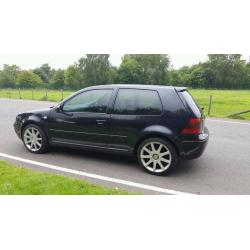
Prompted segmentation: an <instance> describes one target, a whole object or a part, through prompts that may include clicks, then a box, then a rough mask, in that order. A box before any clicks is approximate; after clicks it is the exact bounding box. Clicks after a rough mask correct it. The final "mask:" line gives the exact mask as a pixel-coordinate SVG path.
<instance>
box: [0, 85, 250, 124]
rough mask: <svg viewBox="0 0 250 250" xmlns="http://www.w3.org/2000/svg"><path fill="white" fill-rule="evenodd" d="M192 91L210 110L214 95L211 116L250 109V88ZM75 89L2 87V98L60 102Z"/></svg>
mask: <svg viewBox="0 0 250 250" xmlns="http://www.w3.org/2000/svg"><path fill="white" fill-rule="evenodd" d="M190 92H191V93H192V95H193V96H194V98H195V99H196V101H197V102H198V103H199V105H200V106H201V107H204V108H205V113H206V114H207V112H208V103H209V96H210V95H212V106H211V112H210V116H212V117H228V116H229V115H231V114H233V113H237V112H241V111H244V110H248V109H250V90H205V89H190ZM72 93H73V91H63V92H61V91H60V90H48V91H46V90H34V91H32V90H21V91H20V93H19V90H8V89H0V98H16V99H34V100H40V101H45V100H48V101H54V102H59V101H61V100H62V99H63V98H65V97H67V96H69V95H70V94H72ZM234 118H238V119H247V120H250V113H247V114H243V115H240V116H235V117H234Z"/></svg>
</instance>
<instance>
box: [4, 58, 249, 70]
mask: <svg viewBox="0 0 250 250" xmlns="http://www.w3.org/2000/svg"><path fill="white" fill-rule="evenodd" d="M122 56H123V55H122V54H111V55H110V61H111V63H112V64H113V65H114V66H119V64H120V63H121V57H122ZM80 57H81V55H0V68H2V65H3V64H16V65H18V66H20V67H21V68H22V69H33V68H36V67H39V66H41V65H42V64H44V63H49V64H50V66H51V67H53V68H56V69H58V68H62V69H64V68H67V67H68V66H69V65H70V64H73V63H74V62H76V61H77V60H78V59H79V58H80ZM170 58H171V65H173V67H174V68H180V67H181V66H184V65H189V66H190V65H192V64H196V63H198V62H203V61H205V60H206V58H207V55H206V54H200V55H195V54H194V55H188V54H185V55H184V54H183V55H181V54H170ZM243 58H244V59H246V60H247V61H248V60H249V58H250V55H243Z"/></svg>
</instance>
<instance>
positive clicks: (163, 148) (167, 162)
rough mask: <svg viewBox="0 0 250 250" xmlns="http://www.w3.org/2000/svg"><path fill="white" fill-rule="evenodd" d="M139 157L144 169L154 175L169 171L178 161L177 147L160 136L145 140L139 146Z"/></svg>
mask: <svg viewBox="0 0 250 250" xmlns="http://www.w3.org/2000/svg"><path fill="white" fill-rule="evenodd" d="M137 158H138V161H139V163H140V165H141V166H142V167H143V169H144V170H145V171H147V172H148V173H151V174H154V175H165V174H167V173H169V172H170V170H172V169H173V168H174V167H175V166H176V164H177V162H178V155H177V153H176V150H175V148H174V147H173V146H172V145H171V144H170V143H169V142H167V141H165V140H163V139H160V138H150V139H147V140H145V141H143V142H142V143H141V145H140V146H139V148H138V151H137Z"/></svg>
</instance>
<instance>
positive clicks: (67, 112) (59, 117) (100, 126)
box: [49, 89, 113, 147]
mask: <svg viewBox="0 0 250 250" xmlns="http://www.w3.org/2000/svg"><path fill="white" fill-rule="evenodd" d="M112 94H113V89H91V90H86V91H83V92H81V93H79V94H76V95H75V96H73V97H72V98H70V99H69V100H66V101H65V103H63V104H62V105H61V108H60V109H58V108H57V109H54V110H53V111H52V112H51V114H50V121H49V130H50V135H51V140H52V142H56V143H64V144H76V145H85V146H86V145H87V146H94V147H95V146H96V147H102V146H105V145H106V143H107V140H108V138H109V137H108V129H109V128H108V127H107V124H108V121H109V119H110V114H107V108H108V105H109V103H110V101H111V99H112Z"/></svg>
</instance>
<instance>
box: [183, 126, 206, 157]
mask: <svg viewBox="0 0 250 250" xmlns="http://www.w3.org/2000/svg"><path fill="white" fill-rule="evenodd" d="M208 140H209V132H208V129H207V128H205V129H204V133H202V134H200V135H199V136H198V138H197V140H190V141H185V140H184V141H182V142H181V143H179V144H178V148H179V154H180V158H181V159H195V158H198V157H200V156H201V155H202V153H203V152H204V150H205V149H206V147H207V143H208Z"/></svg>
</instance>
